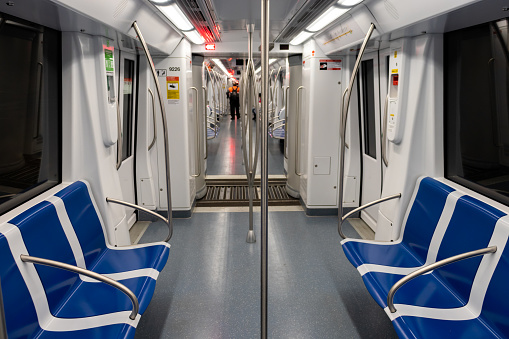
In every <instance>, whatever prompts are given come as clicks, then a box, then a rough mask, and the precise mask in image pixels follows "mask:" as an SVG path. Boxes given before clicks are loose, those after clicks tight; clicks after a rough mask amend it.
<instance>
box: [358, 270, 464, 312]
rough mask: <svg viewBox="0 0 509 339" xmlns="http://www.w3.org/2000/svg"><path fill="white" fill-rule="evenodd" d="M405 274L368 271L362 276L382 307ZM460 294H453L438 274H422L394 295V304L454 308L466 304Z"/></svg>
mask: <svg viewBox="0 0 509 339" xmlns="http://www.w3.org/2000/svg"><path fill="white" fill-rule="evenodd" d="M403 277H404V276H403V275H399V274H389V273H382V272H368V273H366V274H364V275H363V276H362V279H363V280H364V284H365V285H366V288H367V289H368V291H369V293H370V294H371V296H372V297H373V299H374V300H375V301H376V302H377V303H378V305H380V307H382V308H385V307H387V295H388V294H389V290H390V289H391V287H392V286H393V285H394V284H395V283H396V282H398V280H400V279H401V278H403ZM466 302H467V300H462V299H461V298H459V296H458V295H455V294H452V293H451V291H450V290H449V289H447V288H446V287H445V285H444V283H443V281H441V280H440V279H439V278H437V276H436V274H427V275H422V276H420V277H418V278H415V279H413V280H410V281H409V282H407V283H406V284H405V285H403V286H402V287H401V288H400V289H399V290H398V291H397V292H396V294H395V295H394V304H405V305H416V306H423V307H432V308H454V307H461V306H464V305H465V304H466Z"/></svg>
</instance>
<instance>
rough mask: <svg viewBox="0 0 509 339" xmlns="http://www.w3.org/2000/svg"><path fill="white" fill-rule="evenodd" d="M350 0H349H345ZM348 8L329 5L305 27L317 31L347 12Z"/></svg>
mask: <svg viewBox="0 0 509 339" xmlns="http://www.w3.org/2000/svg"><path fill="white" fill-rule="evenodd" d="M347 1H351V0H347ZM348 10H349V8H339V7H331V8H329V9H328V10H326V11H325V13H323V14H322V15H320V16H319V17H318V19H316V20H315V21H313V23H312V24H311V25H309V26H308V27H307V28H306V29H307V30H308V31H311V32H317V31H319V30H321V29H322V28H324V27H325V26H327V25H328V24H330V23H331V22H333V21H334V20H336V19H337V18H339V17H340V16H342V15H343V14H345V13H346V12H348Z"/></svg>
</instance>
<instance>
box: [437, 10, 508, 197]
mask: <svg viewBox="0 0 509 339" xmlns="http://www.w3.org/2000/svg"><path fill="white" fill-rule="evenodd" d="M507 25H508V21H507V19H504V20H500V21H497V22H491V23H486V24H482V25H478V26H474V27H469V28H465V29H462V30H458V31H454V32H450V33H447V34H446V35H445V70H446V72H445V91H446V93H445V114H446V116H445V117H446V119H445V122H446V135H445V141H446V176H447V177H448V178H449V179H451V180H454V181H457V182H459V183H461V184H463V185H465V186H467V187H470V188H472V189H474V190H477V191H479V192H481V193H483V194H485V195H488V196H490V197H492V198H493V199H496V200H499V201H501V202H504V203H509V100H508V99H509V95H508V94H509V93H508V89H509V67H508V60H509V59H508V58H509V52H508V49H507V33H508V29H507V27H508V26H507Z"/></svg>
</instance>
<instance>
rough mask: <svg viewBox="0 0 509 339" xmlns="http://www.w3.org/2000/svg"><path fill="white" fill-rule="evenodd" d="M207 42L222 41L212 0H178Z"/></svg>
mask: <svg viewBox="0 0 509 339" xmlns="http://www.w3.org/2000/svg"><path fill="white" fill-rule="evenodd" d="M176 1H177V3H178V5H179V7H180V8H181V9H182V11H184V13H185V14H186V15H187V17H188V18H189V20H190V21H191V22H192V24H193V25H194V27H195V28H196V30H197V31H198V32H199V33H200V35H201V36H202V37H203V38H204V39H205V41H206V42H217V41H221V37H220V33H219V29H218V28H217V24H216V22H217V20H216V16H215V11H214V8H213V5H212V3H211V2H210V0H176Z"/></svg>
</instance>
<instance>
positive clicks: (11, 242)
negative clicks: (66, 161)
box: [0, 182, 169, 338]
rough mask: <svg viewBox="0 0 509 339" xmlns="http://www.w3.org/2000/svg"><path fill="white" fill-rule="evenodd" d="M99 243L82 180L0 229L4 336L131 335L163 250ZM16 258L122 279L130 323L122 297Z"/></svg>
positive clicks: (99, 227)
mask: <svg viewBox="0 0 509 339" xmlns="http://www.w3.org/2000/svg"><path fill="white" fill-rule="evenodd" d="M105 239H106V236H105V232H104V228H103V223H102V220H101V217H100V215H99V214H98V212H97V208H96V206H95V203H94V200H93V197H92V196H91V194H90V192H89V188H88V186H87V184H86V183H85V182H76V183H73V184H71V185H69V186H67V187H65V188H64V189H62V190H61V191H59V192H57V193H56V194H54V195H52V196H50V197H48V198H46V200H45V201H42V202H40V203H38V204H36V205H35V206H33V207H31V208H29V209H27V210H25V211H24V212H22V213H20V214H18V215H17V216H15V217H14V218H13V219H11V220H10V221H9V222H8V223H5V224H3V225H0V253H8V254H6V255H5V256H4V255H3V254H2V258H8V260H2V262H1V263H0V278H1V281H2V291H3V295H4V303H5V311H6V322H7V330H8V335H9V338H25V337H28V336H33V337H38V338H40V337H51V338H54V337H60V336H62V337H63V336H67V337H69V336H72V337H83V338H90V337H97V338H110V337H122V338H123V337H125V338H131V337H133V336H134V330H135V328H136V325H137V323H138V321H139V318H140V314H143V312H144V311H145V310H146V308H147V306H148V304H149V302H150V299H151V298H152V295H153V293H154V289H155V283H156V279H157V277H158V274H159V272H160V271H161V270H162V269H163V267H164V265H165V264H166V261H167V259H168V254H169V245H168V244H166V243H155V244H148V245H136V246H127V247H112V246H110V245H109V244H108V243H107V242H106V240H105ZM20 254H27V255H30V256H34V257H41V258H45V259H50V260H55V261H59V262H63V263H67V264H71V265H75V266H78V267H82V268H86V269H88V270H90V271H93V272H96V273H100V274H103V275H106V276H108V277H110V278H112V279H114V280H117V281H119V282H121V283H122V284H123V285H125V286H126V287H128V288H129V289H130V290H131V291H132V292H133V293H134V294H135V295H136V297H137V298H138V302H139V304H140V309H139V314H138V316H137V318H136V319H135V320H131V319H129V315H130V313H131V310H132V303H131V300H130V299H129V298H128V297H127V296H126V295H125V294H124V293H123V292H121V291H119V290H117V289H115V288H113V287H111V286H109V285H107V284H104V283H100V282H97V281H95V280H92V279H90V278H86V277H81V276H79V275H77V274H75V273H71V272H68V271H64V270H60V269H57V268H53V267H47V266H42V265H33V264H29V263H24V262H21V261H20V260H19V259H18V258H19V255H20ZM14 258H16V261H14ZM13 286H19V287H13ZM18 290H19V291H20V293H21V294H18ZM14 291H15V292H14ZM27 293H28V294H27ZM19 299H23V303H21V304H20V303H19V302H18V300H19ZM25 312H26V313H27V314H29V315H30V316H29V317H25V316H24V315H23V314H24V313H25ZM24 318H27V319H24Z"/></svg>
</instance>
